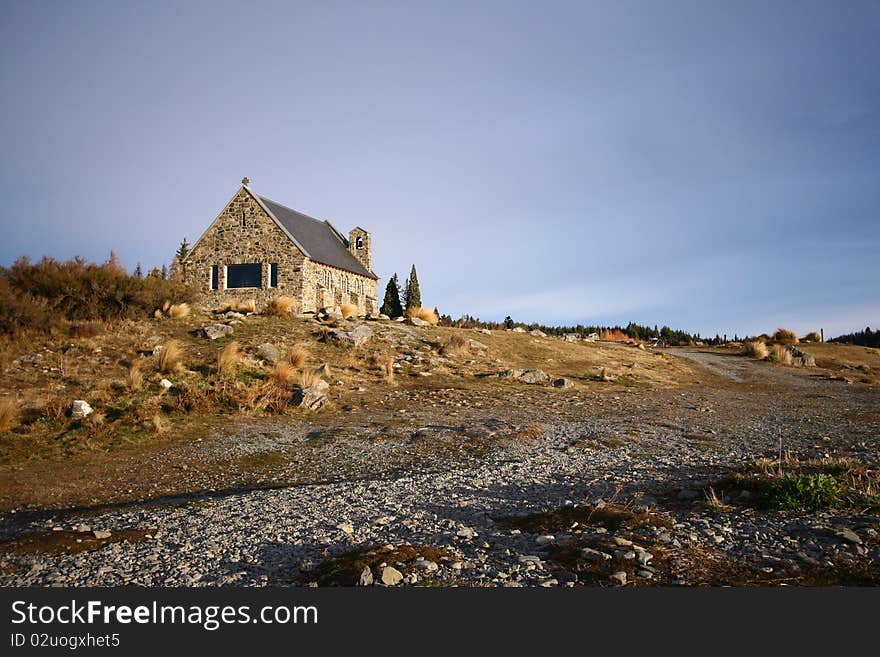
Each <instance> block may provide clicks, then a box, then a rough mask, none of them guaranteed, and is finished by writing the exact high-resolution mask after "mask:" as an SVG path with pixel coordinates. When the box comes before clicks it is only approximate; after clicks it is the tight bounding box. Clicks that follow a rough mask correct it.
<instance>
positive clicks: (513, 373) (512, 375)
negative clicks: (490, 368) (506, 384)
mask: <svg viewBox="0 0 880 657" xmlns="http://www.w3.org/2000/svg"><path fill="white" fill-rule="evenodd" d="M524 371H525V370H504V371H503V372H500V373H499V374H498V378H499V379H519V378H520V377H521V376H522V375H523V372H524Z"/></svg>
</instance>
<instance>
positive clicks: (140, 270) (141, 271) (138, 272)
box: [134, 263, 144, 278]
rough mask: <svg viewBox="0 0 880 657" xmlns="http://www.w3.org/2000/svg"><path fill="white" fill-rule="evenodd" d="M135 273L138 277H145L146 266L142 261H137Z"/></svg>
mask: <svg viewBox="0 0 880 657" xmlns="http://www.w3.org/2000/svg"><path fill="white" fill-rule="evenodd" d="M134 275H135V277H137V278H143V277H144V268H143V266H142V265H141V263H137V267H135V268H134Z"/></svg>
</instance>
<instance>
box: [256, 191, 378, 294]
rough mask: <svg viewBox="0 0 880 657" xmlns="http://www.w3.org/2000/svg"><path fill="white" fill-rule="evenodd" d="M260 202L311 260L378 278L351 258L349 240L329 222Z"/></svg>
mask: <svg viewBox="0 0 880 657" xmlns="http://www.w3.org/2000/svg"><path fill="white" fill-rule="evenodd" d="M260 200H261V201H262V202H263V204H264V205H265V206H266V207H267V208H268V210H269V212H271V213H272V214H273V215H275V218H276V219H277V220H278V221H279V222H281V225H282V226H284V228H285V229H286V230H287V232H288V233H290V234H291V235H293V237H294V238H295V239H296V241H298V242H299V243H300V244H302V246H303V248H304V249H305V250H306V251H308V255H309V257H311V259H312V260H315V261H317V262H320V263H322V264H325V265H330V266H331V267H337V268H339V269H344V270H346V271H350V272H352V273H353V274H359V275H361V276H367V277H368V278H376V279H378V278H379V277H378V276H376V274H374V273H373V272H371V271H369V270H368V269H367V268H366V267H364V266H363V265H362V264H361V263H360V262H359V261H358V259H357V258H355V257H354V256H353V255H351V253H350V252H349V250H348V240H346V239H345V237H343V236H342V235H340V234H339V233H337V232H336V230H334V228H333V227H332V226H331V225H330V224H329V223H328V222H326V221H321V220H320V219H314V218H312V217H310V216H308V215H305V214H303V213H302V212H297V211H296V210H291V209H290V208H288V207H286V206H284V205H281V204H280V203H276V202H275V201H272V200H270V199H267V198H266V197H265V196H260Z"/></svg>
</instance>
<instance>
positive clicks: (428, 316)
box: [406, 306, 440, 326]
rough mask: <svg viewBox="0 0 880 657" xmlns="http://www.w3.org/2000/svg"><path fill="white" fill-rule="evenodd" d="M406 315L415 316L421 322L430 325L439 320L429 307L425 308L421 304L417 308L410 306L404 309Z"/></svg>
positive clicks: (435, 323)
mask: <svg viewBox="0 0 880 657" xmlns="http://www.w3.org/2000/svg"><path fill="white" fill-rule="evenodd" d="M406 316H407V317H417V318H418V319H420V320H422V321H423V322H428V324H430V325H431V326H436V325H437V322H439V321H440V318H439V317H437V314H436V313H435V312H434V311H433V310H431V309H430V308H425V307H424V306H421V307H419V308H410V309H409V310H407V311H406Z"/></svg>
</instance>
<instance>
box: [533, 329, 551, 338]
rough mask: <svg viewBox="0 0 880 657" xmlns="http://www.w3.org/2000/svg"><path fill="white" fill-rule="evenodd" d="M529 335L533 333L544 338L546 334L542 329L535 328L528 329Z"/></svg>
mask: <svg viewBox="0 0 880 657" xmlns="http://www.w3.org/2000/svg"><path fill="white" fill-rule="evenodd" d="M529 335H533V336H535V337H536V338H546V337H547V334H546V333H544V331H539V330H538V329H535V330H534V331H529Z"/></svg>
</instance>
